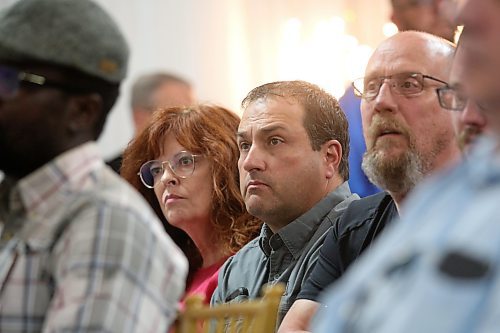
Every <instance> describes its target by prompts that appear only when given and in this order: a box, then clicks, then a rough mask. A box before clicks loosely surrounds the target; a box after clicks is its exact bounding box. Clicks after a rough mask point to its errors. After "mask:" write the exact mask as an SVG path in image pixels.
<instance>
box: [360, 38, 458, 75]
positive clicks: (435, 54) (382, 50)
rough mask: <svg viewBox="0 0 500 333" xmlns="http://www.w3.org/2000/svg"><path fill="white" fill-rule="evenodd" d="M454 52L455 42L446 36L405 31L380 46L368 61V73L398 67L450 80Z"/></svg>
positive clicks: (401, 69) (400, 69)
mask: <svg viewBox="0 0 500 333" xmlns="http://www.w3.org/2000/svg"><path fill="white" fill-rule="evenodd" d="M454 52H455V45H454V44H453V43H451V42H449V41H447V40H445V39H444V38H441V37H437V36H435V35H432V34H429V33H425V32H419V31H404V32H400V33H398V34H396V35H394V36H392V37H390V38H388V39H386V40H385V41H383V42H382V43H381V44H380V45H379V46H378V47H377V49H376V50H375V52H374V53H373V55H372V57H371V58H370V60H369V62H368V65H367V68H366V74H370V73H369V71H370V70H381V69H384V70H391V68H398V71H408V70H409V71H420V72H422V73H424V72H426V71H432V72H433V73H434V74H435V75H438V77H440V78H442V79H447V78H448V75H449V72H450V70H451V64H452V59H453V55H454ZM387 59H391V61H390V62H388V61H387ZM381 75H387V74H383V73H382V74H381Z"/></svg>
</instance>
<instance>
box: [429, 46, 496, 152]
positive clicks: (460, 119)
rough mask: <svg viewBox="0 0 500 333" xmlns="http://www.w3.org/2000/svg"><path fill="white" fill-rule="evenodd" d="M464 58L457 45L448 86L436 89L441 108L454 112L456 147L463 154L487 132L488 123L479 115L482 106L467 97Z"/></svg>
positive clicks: (461, 50)
mask: <svg viewBox="0 0 500 333" xmlns="http://www.w3.org/2000/svg"><path fill="white" fill-rule="evenodd" d="M464 56H465V54H464V50H463V48H461V47H460V44H459V46H458V47H457V50H456V52H455V58H454V60H453V67H452V70H451V74H450V84H449V85H448V86H446V87H441V88H438V89H437V93H438V97H439V102H440V103H441V106H442V107H443V108H445V109H448V110H451V111H454V112H453V113H452V114H453V125H454V128H455V134H456V136H457V140H458V145H459V147H460V149H461V150H462V151H463V152H464V153H469V152H470V151H471V148H472V146H473V145H474V143H476V142H477V139H478V138H479V137H480V136H481V135H482V134H483V133H484V132H485V131H486V130H487V125H488V121H487V119H486V117H485V115H483V114H482V113H481V108H483V106H482V105H480V104H478V103H477V102H476V101H474V100H472V99H469V98H468V97H467V94H466V89H465V86H466V85H467V77H466V76H465V59H464Z"/></svg>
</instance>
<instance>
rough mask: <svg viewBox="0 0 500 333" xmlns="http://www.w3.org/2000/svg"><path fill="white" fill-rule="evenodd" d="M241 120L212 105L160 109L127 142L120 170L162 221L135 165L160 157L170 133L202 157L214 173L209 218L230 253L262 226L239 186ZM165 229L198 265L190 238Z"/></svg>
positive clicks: (191, 261)
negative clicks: (143, 128)
mask: <svg viewBox="0 0 500 333" xmlns="http://www.w3.org/2000/svg"><path fill="white" fill-rule="evenodd" d="M239 122H240V119H239V117H238V116H237V115H235V114H234V113H233V112H231V111H229V110H227V109H225V108H223V107H220V106H214V105H207V104H201V105H196V106H191V107H173V108H168V109H158V110H156V111H155V112H154V114H153V116H152V120H151V122H150V124H149V126H148V127H146V129H145V130H144V131H143V132H142V133H141V134H139V136H137V137H136V138H135V139H134V140H133V141H132V142H131V143H130V144H129V145H128V147H127V149H126V150H125V152H124V155H123V164H122V167H121V172H120V173H121V175H122V176H123V178H125V179H126V180H128V181H129V182H130V183H131V184H132V186H134V187H135V188H136V189H137V190H139V192H141V193H142V194H143V196H144V197H145V198H146V200H147V201H148V202H149V203H150V204H151V206H152V207H153V208H154V210H155V212H156V214H157V215H158V217H159V218H160V219H161V220H162V221H164V222H166V221H165V217H164V216H163V213H162V212H161V209H160V206H159V203H158V200H157V199H156V196H155V195H154V191H153V190H152V189H148V188H146V187H145V186H144V185H143V184H142V183H141V181H140V179H139V176H138V175H137V172H138V171H139V168H140V167H141V165H142V164H143V163H145V162H147V161H149V160H152V159H155V158H156V157H158V156H160V154H161V150H162V144H163V142H164V139H165V137H166V136H167V135H168V134H173V136H174V137H175V139H176V140H177V141H178V142H179V144H180V145H182V146H183V147H185V148H186V149H187V150H189V151H191V152H193V153H195V154H202V155H204V156H205V157H206V158H207V159H208V160H209V161H210V162H211V171H212V175H213V188H214V191H213V194H212V211H211V222H212V224H213V227H214V228H215V230H216V232H215V234H216V235H217V237H218V244H219V246H221V247H222V249H223V251H224V252H225V253H227V254H228V255H229V254H232V253H234V252H236V251H238V250H239V249H240V248H241V247H242V246H243V245H245V244H246V243H248V242H249V241H250V240H251V239H253V238H254V237H256V236H257V235H258V232H259V230H260V226H261V224H262V223H261V222H260V221H259V220H258V219H257V218H255V217H253V216H251V215H250V214H249V213H248V212H247V210H246V207H245V202H244V201H243V198H242V196H241V193H240V189H239V172H238V164H237V160H238V156H239V151H238V145H237V143H236V134H235V133H236V131H237V129H238V124H239ZM165 228H166V230H167V232H168V233H169V234H171V235H172V234H175V237H178V238H177V243H178V244H179V243H180V244H179V245H180V247H181V248H182V249H183V250H184V252H185V253H186V255H187V257H188V259H189V260H190V263H191V265H194V266H197V267H199V265H200V257H199V253H198V252H197V249H195V248H193V247H195V246H194V243H193V242H192V241H191V242H189V240H188V239H186V235H182V233H181V232H180V231H179V230H178V229H177V228H175V227H173V226H170V225H168V224H165ZM176 229H177V230H176ZM179 237H180V239H181V240H180V241H179ZM173 238H174V237H173Z"/></svg>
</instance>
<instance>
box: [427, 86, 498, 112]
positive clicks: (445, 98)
mask: <svg viewBox="0 0 500 333" xmlns="http://www.w3.org/2000/svg"><path fill="white" fill-rule="evenodd" d="M436 93H437V95H438V99H439V105H441V107H442V108H444V109H447V110H452V111H463V110H464V109H465V107H466V106H467V102H468V101H469V97H468V96H467V95H466V94H465V93H464V92H463V91H461V90H460V89H457V88H455V87H450V86H445V87H441V88H437V89H436ZM475 103H476V105H477V107H478V108H479V109H481V110H483V111H488V110H500V98H499V97H497V96H494V97H493V98H491V99H485V100H480V101H478V100H476V101H475Z"/></svg>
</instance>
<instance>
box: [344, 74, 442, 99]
mask: <svg viewBox="0 0 500 333" xmlns="http://www.w3.org/2000/svg"><path fill="white" fill-rule="evenodd" d="M403 74H408V77H411V76H412V75H419V76H421V77H422V82H421V85H422V89H421V90H419V91H418V92H415V93H411V94H402V93H398V92H397V91H395V92H396V94H398V95H401V96H413V95H416V94H418V93H421V92H422V91H424V88H425V85H424V79H429V80H433V81H436V82H439V83H442V84H444V85H446V86H449V84H448V82H446V81H443V80H441V79H438V78H436V77H433V76H430V75H426V74H422V73H419V72H402V73H396V74H392V75H384V76H379V77H376V78H374V79H378V80H379V82H380V84H379V87H378V89H377V93H376V94H375V95H373V96H370V97H366V96H365V94H364V93H363V92H362V91H361V90H359V89H358V87H357V86H356V82H358V81H360V80H363V81H362V82H363V86H364V79H365V78H366V76H364V77H360V78H357V79H355V80H353V81H352V83H351V86H352V87H353V89H354V95H356V96H357V97H360V98H363V99H365V100H367V101H371V100H373V99H375V98H376V97H377V96H378V94H379V93H380V89H381V88H382V85H383V84H384V82H385V80H387V79H389V80H391V79H392V78H393V77H394V76H396V75H403ZM390 87H391V91H393V90H392V87H393V85H390Z"/></svg>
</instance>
